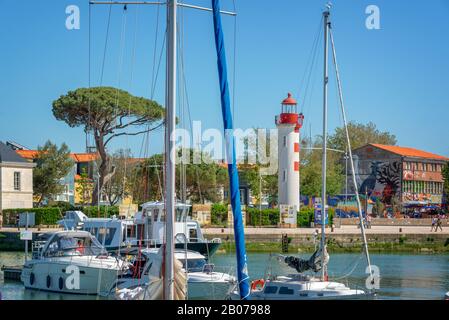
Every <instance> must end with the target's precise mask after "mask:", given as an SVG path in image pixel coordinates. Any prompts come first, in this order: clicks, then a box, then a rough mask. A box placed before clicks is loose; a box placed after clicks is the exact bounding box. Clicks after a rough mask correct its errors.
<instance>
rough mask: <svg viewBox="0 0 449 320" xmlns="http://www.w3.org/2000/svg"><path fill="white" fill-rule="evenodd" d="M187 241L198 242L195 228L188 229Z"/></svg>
mask: <svg viewBox="0 0 449 320" xmlns="http://www.w3.org/2000/svg"><path fill="white" fill-rule="evenodd" d="M189 240H190V242H198V231H197V230H196V228H195V229H193V228H191V229H189Z"/></svg>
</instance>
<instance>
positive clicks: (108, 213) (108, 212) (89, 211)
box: [75, 206, 119, 218]
mask: <svg viewBox="0 0 449 320" xmlns="http://www.w3.org/2000/svg"><path fill="white" fill-rule="evenodd" d="M75 210H78V211H82V212H83V213H84V214H85V215H86V216H88V217H89V218H111V217H112V216H114V215H115V216H118V215H119V208H118V206H112V207H111V206H100V213H98V207H97V206H84V207H76V208H75Z"/></svg>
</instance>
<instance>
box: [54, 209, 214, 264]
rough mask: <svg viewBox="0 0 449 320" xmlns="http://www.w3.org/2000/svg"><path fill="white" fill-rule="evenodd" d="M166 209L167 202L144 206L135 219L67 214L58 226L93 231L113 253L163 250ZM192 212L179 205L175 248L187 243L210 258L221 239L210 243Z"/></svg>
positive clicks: (192, 248)
mask: <svg viewBox="0 0 449 320" xmlns="http://www.w3.org/2000/svg"><path fill="white" fill-rule="evenodd" d="M164 208H165V204H164V203H163V202H147V203H144V204H143V205H142V210H141V211H139V212H137V213H136V214H135V216H134V217H133V219H118V218H117V217H112V218H89V217H87V216H86V215H85V214H84V213H83V212H81V211H67V212H66V213H65V217H64V219H62V220H60V221H58V224H59V225H60V226H62V227H64V228H65V229H67V230H71V229H78V230H84V231H89V232H90V233H91V234H92V235H94V236H95V237H96V238H97V239H98V241H99V242H100V243H101V244H103V245H104V246H105V247H106V249H107V250H108V251H110V252H114V253H115V252H117V251H118V250H123V251H122V252H123V253H127V252H128V251H129V249H130V248H140V247H147V246H148V247H155V248H159V247H160V246H161V245H162V244H163V243H164V234H165V210H164ZM189 210H190V205H186V204H182V203H177V204H176V220H175V225H174V234H175V242H176V243H175V247H176V248H177V249H182V248H184V247H185V244H186V243H187V249H189V250H192V251H197V252H199V253H200V254H202V255H203V256H205V257H206V258H209V257H211V256H213V255H214V253H215V252H216V251H217V249H218V248H219V247H220V245H221V239H219V238H217V239H212V240H207V239H206V238H205V237H204V236H203V233H202V231H201V226H200V224H199V222H198V221H195V220H192V219H191V218H190V217H189V216H188V212H189Z"/></svg>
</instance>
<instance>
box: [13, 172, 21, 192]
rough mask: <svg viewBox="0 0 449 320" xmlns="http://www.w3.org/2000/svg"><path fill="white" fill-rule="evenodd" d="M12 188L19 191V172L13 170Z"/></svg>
mask: <svg viewBox="0 0 449 320" xmlns="http://www.w3.org/2000/svg"><path fill="white" fill-rule="evenodd" d="M14 190H16V191H20V172H14Z"/></svg>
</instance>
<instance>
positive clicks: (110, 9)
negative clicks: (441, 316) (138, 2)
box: [100, 4, 112, 87]
mask: <svg viewBox="0 0 449 320" xmlns="http://www.w3.org/2000/svg"><path fill="white" fill-rule="evenodd" d="M111 13H112V4H110V5H109V13H108V22H107V27H106V37H105V41H104V49H103V61H102V63H101V73H100V87H101V86H102V85H103V76H104V64H105V61H106V52H107V49H108V40H109V29H110V25H111Z"/></svg>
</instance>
